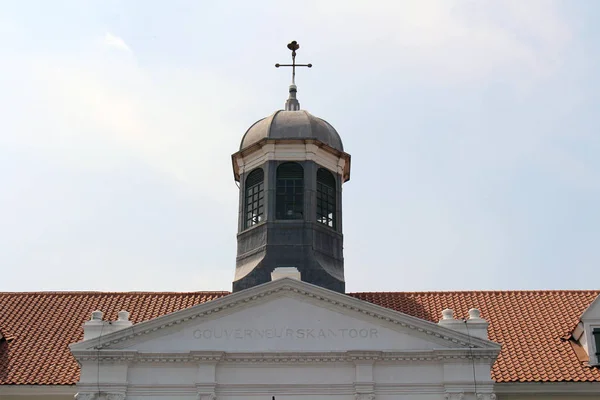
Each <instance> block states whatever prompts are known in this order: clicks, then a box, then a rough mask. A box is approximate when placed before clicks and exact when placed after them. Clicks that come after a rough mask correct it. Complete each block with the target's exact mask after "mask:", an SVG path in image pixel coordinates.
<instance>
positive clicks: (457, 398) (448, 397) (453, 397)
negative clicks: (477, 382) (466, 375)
mask: <svg viewBox="0 0 600 400" xmlns="http://www.w3.org/2000/svg"><path fill="white" fill-rule="evenodd" d="M464 398H465V394H464V393H463V392H460V393H444V400H464Z"/></svg>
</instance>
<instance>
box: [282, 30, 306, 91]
mask: <svg viewBox="0 0 600 400" xmlns="http://www.w3.org/2000/svg"><path fill="white" fill-rule="evenodd" d="M287 48H288V49H290V50H291V51H292V63H291V64H275V68H279V67H292V85H295V84H296V67H308V68H312V64H296V50H298V49H299V48H300V45H299V44H298V42H296V41H295V40H294V41H292V42H291V43H289V44H288V45H287Z"/></svg>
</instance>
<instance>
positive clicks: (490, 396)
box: [477, 393, 496, 400]
mask: <svg viewBox="0 0 600 400" xmlns="http://www.w3.org/2000/svg"><path fill="white" fill-rule="evenodd" d="M477 400H496V395H495V394H494V393H477Z"/></svg>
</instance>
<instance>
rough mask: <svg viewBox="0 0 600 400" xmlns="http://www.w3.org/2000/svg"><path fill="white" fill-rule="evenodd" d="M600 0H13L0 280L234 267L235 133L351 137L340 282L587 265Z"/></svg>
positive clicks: (598, 191)
mask: <svg viewBox="0 0 600 400" xmlns="http://www.w3.org/2000/svg"><path fill="white" fill-rule="evenodd" d="M599 20H600V3H599V2H596V1H592V0H589V1H585V0H579V1H574V0H567V1H552V0H540V1H537V0H526V1H523V0H515V1H501V0H498V1H484V0H471V1H466V0H465V1H458V0H457V1H450V0H440V1H424V0H418V1H417V0H414V1H408V0H406V1H398V0H393V1H391V0H390V1H374V0H369V1H349V0H344V1H329V0H328V1H323V0H316V1H296V2H291V1H270V2H269V1H256V0H255V1H238V2H234V1H168V2H165V1H149V0H144V1H106V0H105V1H95V2H92V1H79V0H73V1H58V0H53V1H47V0H40V1H37V2H34V1H26V0H21V1H4V2H2V7H1V8H0V110H1V111H0V116H1V118H0V226H1V229H0V269H1V270H2V275H1V278H0V290H3V291H33V290H105V291H113V290H114V291H134V290H152V291H197V290H230V288H231V281H232V279H233V273H234V266H235V253H236V218H237V200H238V197H237V196H238V194H237V193H238V188H237V186H236V185H235V183H234V180H233V173H232V169H231V154H232V153H234V152H235V151H236V150H237V148H238V146H239V141H240V139H241V137H242V135H243V134H244V132H245V131H246V129H247V128H248V127H249V126H250V125H251V124H252V123H254V122H255V121H256V120H258V119H260V118H262V117H264V116H267V115H269V114H271V113H272V112H274V111H275V110H277V109H280V108H282V107H283V104H284V102H285V99H286V97H287V86H288V84H289V81H290V74H289V71H286V70H282V69H276V68H274V66H273V65H274V64H275V63H276V62H287V61H288V60H289V51H288V50H287V49H286V44H287V43H288V42H289V41H291V40H297V41H298V42H299V43H300V45H301V48H300V50H299V52H298V61H299V62H312V63H313V64H314V67H313V68H312V69H311V70H301V71H299V72H298V75H297V84H298V98H299V100H300V104H301V106H302V108H304V109H306V110H308V111H310V112H311V113H313V114H314V115H317V116H319V117H322V118H324V119H326V120H327V121H329V122H330V123H331V124H332V125H333V126H334V127H336V129H337V130H338V132H339V133H340V135H341V136H342V139H343V140H344V146H345V149H346V150H347V152H349V153H350V154H351V155H352V179H351V180H350V181H349V182H347V183H346V184H345V185H344V194H343V195H344V234H345V239H344V240H345V246H344V251H345V252H344V255H345V271H346V282H347V290H348V291H422V290H456V289H468V290H491V289H494V290H495V289H501V290H506V289H590V288H598V276H599V274H598V268H599V266H600V245H599V243H600V210H599V208H600V160H599V157H598V155H599V154H600V129H599V127H600V115H599V111H598V109H599V104H600V74H599V73H598V71H600V58H599V51H598V49H599V47H598V43H599V42H600V28H599V27H598V21H599Z"/></svg>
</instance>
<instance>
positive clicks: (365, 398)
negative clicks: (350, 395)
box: [354, 393, 375, 400]
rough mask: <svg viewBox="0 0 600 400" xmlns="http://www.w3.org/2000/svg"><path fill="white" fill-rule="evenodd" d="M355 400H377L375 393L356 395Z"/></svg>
mask: <svg viewBox="0 0 600 400" xmlns="http://www.w3.org/2000/svg"><path fill="white" fill-rule="evenodd" d="M354 399H355V400H375V394H374V393H356V394H355V395H354Z"/></svg>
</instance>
